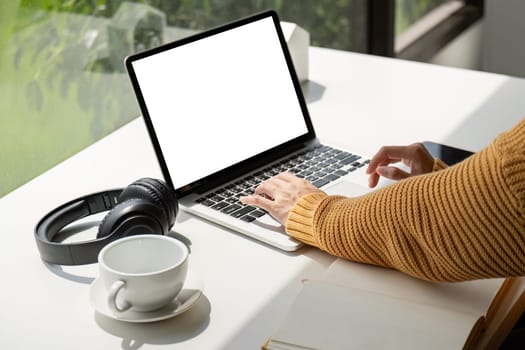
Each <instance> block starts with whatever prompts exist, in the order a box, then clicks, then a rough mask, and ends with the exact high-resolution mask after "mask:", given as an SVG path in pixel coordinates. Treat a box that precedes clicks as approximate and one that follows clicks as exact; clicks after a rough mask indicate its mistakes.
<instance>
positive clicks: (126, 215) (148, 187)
mask: <svg viewBox="0 0 525 350" xmlns="http://www.w3.org/2000/svg"><path fill="white" fill-rule="evenodd" d="M107 210H109V212H108V213H107V214H106V216H105V217H104V219H103V220H102V221H101V223H100V225H99V227H98V233H97V237H96V239H94V240H90V241H84V242H77V243H60V242H55V241H54V238H56V236H57V234H58V233H59V232H60V230H62V228H64V227H65V226H66V225H68V224H70V223H72V222H74V221H76V220H78V219H81V218H84V217H86V216H88V215H92V214H96V213H100V212H103V211H107ZM177 212H178V202H177V199H176V197H175V194H174V192H173V191H172V190H171V188H169V187H168V185H167V184H166V183H164V182H163V181H160V180H157V179H152V178H143V179H139V180H137V181H135V182H134V183H132V184H131V185H129V186H128V187H126V188H124V189H117V190H108V191H103V192H98V193H93V194H90V195H87V196H84V197H80V198H77V199H74V200H72V201H70V202H67V203H65V204H63V205H61V206H60V207H58V208H56V209H54V210H52V211H51V212H49V213H48V214H47V215H45V216H44V217H43V218H42V219H41V220H40V221H39V222H38V224H37V225H36V228H35V239H36V244H37V247H38V250H39V251H40V256H41V257H42V260H44V261H46V262H48V263H52V264H60V265H84V264H91V263H95V262H97V258H98V253H99V252H100V250H101V249H102V248H103V247H104V246H105V245H106V244H108V243H110V242H113V241H114V240H117V239H119V238H122V237H126V236H131V235H135V234H147V233H152V234H163V235H165V234H167V233H168V231H169V230H170V228H171V227H172V226H173V224H174V223H175V218H176V216H177Z"/></svg>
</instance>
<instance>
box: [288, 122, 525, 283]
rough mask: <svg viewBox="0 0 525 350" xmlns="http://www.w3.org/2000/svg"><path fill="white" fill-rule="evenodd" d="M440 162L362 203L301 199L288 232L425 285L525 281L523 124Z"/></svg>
mask: <svg viewBox="0 0 525 350" xmlns="http://www.w3.org/2000/svg"><path fill="white" fill-rule="evenodd" d="M440 164H441V163H440V162H436V166H435V171H434V172H432V173H429V174H425V175H420V176H415V177H411V178H408V179H406V180H403V181H400V182H398V183H395V184H393V185H390V186H388V187H385V188H382V189H379V190H377V191H374V192H372V193H369V194H367V195H364V196H361V197H356V198H346V197H342V196H328V195H326V194H325V193H323V192H317V193H313V194H309V195H306V196H303V197H302V198H301V199H300V200H299V201H298V202H297V203H296V204H295V206H294V207H293V209H292V210H291V212H290V214H289V216H288V219H287V222H286V230H287V232H288V234H290V235H291V236H293V237H295V238H297V239H299V240H300V241H303V242H305V243H307V244H310V245H313V246H316V247H319V248H320V249H322V250H325V251H327V252H329V253H331V254H333V255H336V256H340V257H343V258H346V259H350V260H353V261H358V262H363V263H369V264H374V265H380V266H385V267H391V268H395V269H398V270H400V271H403V272H405V273H408V274H410V275H413V276H415V277H418V278H421V279H426V280H432V281H463V280H472V279H479V278H487V277H509V276H522V275H525V217H524V216H525V119H524V120H522V121H521V122H520V123H519V124H518V125H516V126H515V127H514V128H513V129H511V130H510V131H508V132H505V133H502V134H501V135H499V136H498V137H497V138H496V139H495V140H494V141H493V142H492V144H490V145H489V146H488V147H487V148H485V149H484V150H482V151H481V152H479V153H476V154H475V155H473V156H471V157H469V158H468V159H466V160H465V161H463V162H461V163H459V164H457V165H455V166H452V167H449V168H443V169H441V167H440ZM436 168H437V169H436Z"/></svg>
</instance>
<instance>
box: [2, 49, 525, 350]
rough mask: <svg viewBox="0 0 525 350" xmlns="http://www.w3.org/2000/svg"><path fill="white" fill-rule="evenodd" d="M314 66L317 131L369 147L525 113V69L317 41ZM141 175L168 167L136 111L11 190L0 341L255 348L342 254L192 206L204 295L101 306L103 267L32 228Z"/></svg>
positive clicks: (189, 229)
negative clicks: (155, 306) (264, 234)
mask: <svg viewBox="0 0 525 350" xmlns="http://www.w3.org/2000/svg"><path fill="white" fill-rule="evenodd" d="M310 79H311V81H310V82H309V83H308V84H307V85H306V86H305V87H304V88H305V91H306V94H307V99H308V101H309V109H310V112H311V115H312V119H313V123H314V126H315V127H316V130H317V133H318V135H319V136H320V137H321V138H322V139H324V140H325V141H328V142H330V143H332V144H336V145H340V146H345V147H347V148H349V149H354V150H357V151H359V152H361V153H364V154H370V155H371V154H373V153H374V152H375V151H376V150H377V149H378V147H380V146H381V145H383V144H407V143H410V142H414V141H421V140H426V139H428V140H434V141H439V142H444V143H448V144H451V145H455V146H460V147H464V148H467V149H470V150H479V149H481V148H482V147H483V146H485V145H487V144H488V143H489V142H490V140H491V139H492V138H493V137H495V136H496V135H497V134H498V133H499V132H500V131H503V130H505V129H507V128H509V127H511V126H512V125H513V124H514V123H516V122H517V121H518V120H520V119H521V117H523V116H525V98H523V97H524V96H525V80H523V79H515V78H510V77H506V76H501V75H494V74H486V73H480V72H473V71H464V70H458V69H451V68H445V67H438V66H432V65H426V64H420V63H413V62H406V61H399V60H392V59H385V58H378V57H372V56H365V55H359V54H352V53H346V52H341V51H335V50H326V49H319V48H312V49H311V50H310ZM65 146H66V145H65ZM141 176H152V177H158V176H160V170H159V168H158V166H157V163H156V160H155V157H154V153H153V151H152V147H151V146H150V143H149V138H148V137H147V134H146V130H145V128H144V126H143V123H142V121H141V120H140V119H137V120H134V121H132V122H131V123H129V124H127V125H125V126H124V127H122V128H121V129H119V130H117V131H115V132H114V133H112V134H111V135H109V136H107V137H106V138H104V139H102V140H101V141H99V142H97V143H95V144H93V145H92V146H90V147H88V148H87V149H85V150H84V151H82V152H80V153H78V154H77V155H75V156H74V157H72V158H70V159H68V160H66V161H64V162H63V163H62V164H60V165H58V166H56V167H55V168H53V169H51V170H49V171H48V172H46V173H44V174H42V175H41V176H39V177H37V178H35V179H34V180H32V181H30V182H29V183H27V184H26V185H24V186H22V187H20V188H19V189H17V190H16V191H14V192H12V193H10V194H8V195H7V196H5V197H4V198H2V199H1V200H0V213H1V214H0V215H1V230H0V232H1V234H2V236H3V240H4V242H3V244H1V245H0V265H1V266H2V287H1V288H0V300H1V302H2V310H1V312H0V348H2V349H38V348H46V349H47V348H50V349H71V348H76V349H115V348H120V347H122V348H126V349H127V348H134V349H136V348H141V349H148V348H155V347H159V346H160V347H164V348H173V349H180V348H183V349H258V348H260V345H261V344H262V343H263V342H264V341H265V339H266V338H267V337H268V336H269V335H270V334H271V333H272V331H273V329H274V328H275V327H276V324H277V323H278V322H279V321H280V320H281V319H282V318H283V316H284V313H285V311H286V308H287V306H288V305H289V304H290V303H291V301H292V299H293V298H294V296H295V294H296V293H297V292H298V290H299V288H300V280H301V278H302V277H305V276H314V275H315V274H318V273H321V272H322V271H323V270H324V269H325V268H326V267H327V265H328V264H329V263H330V262H331V261H332V258H331V257H330V256H328V255H327V254H324V253H322V252H320V251H318V250H316V249H311V248H304V249H302V250H300V251H299V252H297V253H293V254H287V253H283V252H281V251H278V250H275V249H272V248H269V247H267V246H262V245H260V244H258V243H256V242H254V241H252V240H250V239H248V238H245V237H243V236H239V235H236V234H234V233H232V232H230V231H228V230H225V229H223V228H220V227H218V226H216V225H213V224H210V223H207V222H204V221H202V220H200V219H197V218H195V217H191V216H189V215H185V214H181V215H179V216H178V219H177V223H176V225H175V226H174V231H176V232H177V233H178V234H181V235H183V236H185V237H186V238H187V239H188V240H189V241H191V250H192V254H191V264H192V266H193V267H194V268H196V269H197V270H199V271H200V275H201V276H202V278H203V280H204V284H205V291H204V295H205V297H204V298H202V299H201V301H200V302H199V303H198V304H197V305H196V306H195V307H194V308H192V309H191V310H190V311H188V312H187V313H185V314H183V315H181V316H179V317H176V318H173V319H170V320H167V321H163V322H158V323H152V324H127V323H123V322H118V321H114V320H111V319H108V318H105V317H103V316H100V315H98V314H95V312H94V311H93V309H92V308H91V306H90V304H89V300H88V291H89V283H90V282H91V281H92V280H93V279H94V278H95V277H96V276H98V272H97V266H96V265H89V266H82V267H68V268H63V269H61V268H60V267H56V266H46V265H45V264H44V263H42V261H41V260H40V257H39V254H38V251H37V249H36V246H35V242H34V238H33V228H34V226H35V224H36V222H37V221H38V220H39V218H40V217H41V216H42V215H44V214H45V213H46V212H47V211H48V210H50V209H52V208H54V207H55V206H57V205H59V204H61V203H63V202H65V201H68V200H70V199H73V198H75V197H77V196H80V195H83V194H87V193H91V192H95V191H99V190H102V189H106V188H114V187H123V186H125V185H127V184H129V183H131V182H133V181H134V180H136V179H137V178H139V177H141Z"/></svg>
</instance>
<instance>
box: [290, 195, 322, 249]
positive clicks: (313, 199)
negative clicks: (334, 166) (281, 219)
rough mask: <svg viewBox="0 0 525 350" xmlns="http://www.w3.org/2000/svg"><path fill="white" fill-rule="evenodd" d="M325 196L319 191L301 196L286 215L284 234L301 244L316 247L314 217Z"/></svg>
mask: <svg viewBox="0 0 525 350" xmlns="http://www.w3.org/2000/svg"><path fill="white" fill-rule="evenodd" d="M327 196H328V195H327V194H326V193H324V192H321V191H319V192H314V193H309V194H306V195H304V196H302V197H301V198H300V199H299V200H298V201H297V203H295V205H294V206H293V207H292V209H291V210H290V213H289V214H288V218H287V219H286V232H287V233H288V234H289V235H290V236H292V237H293V238H295V239H297V240H299V241H301V242H303V243H306V244H309V245H312V246H316V247H318V246H319V245H318V243H317V241H316V240H315V237H314V224H313V223H314V215H315V212H316V210H317V208H318V207H319V204H321V202H322V201H323V199H325V198H326V197H327Z"/></svg>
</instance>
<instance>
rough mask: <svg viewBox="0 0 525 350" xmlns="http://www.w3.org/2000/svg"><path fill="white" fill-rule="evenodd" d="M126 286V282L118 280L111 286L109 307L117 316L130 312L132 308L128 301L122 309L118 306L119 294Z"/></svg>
mask: <svg viewBox="0 0 525 350" xmlns="http://www.w3.org/2000/svg"><path fill="white" fill-rule="evenodd" d="M125 285H126V282H124V281H122V280H117V281H115V282H113V284H112V285H111V288H110V289H109V293H108V305H109V308H110V309H111V311H113V313H115V314H118V313H121V312H124V311H126V310H128V309H129V308H130V307H131V304H130V303H128V302H127V301H126V302H125V304H124V306H122V307H120V306H118V305H117V295H118V292H119V291H120V289H121V288H122V287H124V286H125Z"/></svg>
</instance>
